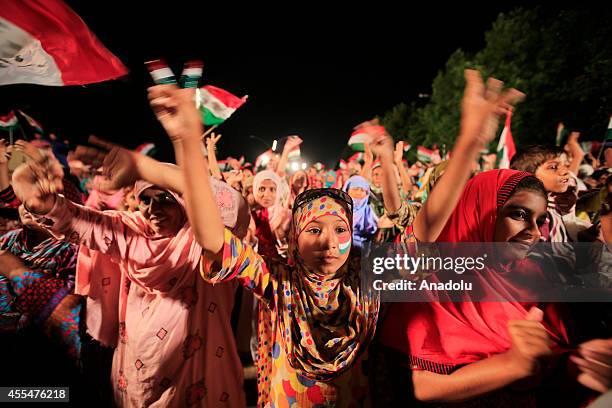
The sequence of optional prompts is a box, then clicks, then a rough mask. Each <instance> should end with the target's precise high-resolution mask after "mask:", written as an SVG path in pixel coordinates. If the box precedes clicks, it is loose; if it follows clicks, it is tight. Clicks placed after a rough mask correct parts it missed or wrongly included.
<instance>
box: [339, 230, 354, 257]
mask: <svg viewBox="0 0 612 408" xmlns="http://www.w3.org/2000/svg"><path fill="white" fill-rule="evenodd" d="M350 248H351V236H350V234H346V241H345V242H340V243H339V244H338V249H339V250H340V255H344V254H346V253H347V252H348V250H349V249H350Z"/></svg>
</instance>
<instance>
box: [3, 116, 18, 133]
mask: <svg viewBox="0 0 612 408" xmlns="http://www.w3.org/2000/svg"><path fill="white" fill-rule="evenodd" d="M18 127H19V121H18V120H17V116H16V115H15V112H14V111H10V112H9V113H8V114H7V115H4V116H0V130H4V131H6V132H9V131H12V130H15V129H17V128H18Z"/></svg>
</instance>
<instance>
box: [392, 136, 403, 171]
mask: <svg viewBox="0 0 612 408" xmlns="http://www.w3.org/2000/svg"><path fill="white" fill-rule="evenodd" d="M403 158H404V142H403V141H401V140H400V141H399V142H397V143H396V144H395V152H394V154H393V162H394V163H395V164H397V165H398V166H400V165H401V163H402V159H403Z"/></svg>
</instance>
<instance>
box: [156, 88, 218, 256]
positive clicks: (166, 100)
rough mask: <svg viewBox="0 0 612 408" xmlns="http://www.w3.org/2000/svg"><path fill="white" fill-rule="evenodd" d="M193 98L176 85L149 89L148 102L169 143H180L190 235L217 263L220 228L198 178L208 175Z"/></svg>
mask: <svg viewBox="0 0 612 408" xmlns="http://www.w3.org/2000/svg"><path fill="white" fill-rule="evenodd" d="M193 97H194V90H193V89H179V88H177V87H176V85H157V86H154V87H152V88H149V101H150V103H151V106H152V108H153V110H154V111H155V114H156V116H157V118H158V120H159V121H160V122H161V124H162V126H163V127H164V129H165V130H166V132H167V133H168V136H169V137H170V139H172V140H180V144H181V145H182V159H183V160H182V163H181V169H182V170H183V176H184V180H185V186H184V187H185V189H184V192H183V198H184V199H185V206H186V208H187V216H188V218H189V223H190V225H191V227H192V229H193V232H194V235H195V237H196V239H197V241H198V243H199V244H200V246H201V247H202V248H203V250H204V252H205V253H206V254H207V256H209V257H210V258H214V259H217V260H221V259H222V254H221V249H222V248H223V243H224V226H223V222H222V221H221V214H220V212H219V208H218V207H217V203H216V201H215V198H214V196H213V193H212V189H211V185H210V181H209V179H208V177H202V175H208V174H209V172H208V164H207V163H206V161H205V160H204V155H203V154H202V150H201V143H202V142H201V135H202V133H203V124H202V119H201V117H200V114H199V112H198V111H197V109H196V107H195V104H194V103H193Z"/></svg>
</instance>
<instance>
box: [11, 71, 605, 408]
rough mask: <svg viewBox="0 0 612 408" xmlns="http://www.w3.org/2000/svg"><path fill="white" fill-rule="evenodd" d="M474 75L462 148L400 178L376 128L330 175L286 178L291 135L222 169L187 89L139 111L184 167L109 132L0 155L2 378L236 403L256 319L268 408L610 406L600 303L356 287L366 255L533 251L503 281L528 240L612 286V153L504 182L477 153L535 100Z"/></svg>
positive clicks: (564, 153)
mask: <svg viewBox="0 0 612 408" xmlns="http://www.w3.org/2000/svg"><path fill="white" fill-rule="evenodd" d="M465 78H466V88H465V91H464V96H463V100H462V103H461V122H460V132H459V134H458V135H457V138H456V142H455V145H454V147H453V149H452V152H451V154H450V155H448V157H445V159H446V160H442V158H440V160H434V161H433V162H428V163H422V162H420V161H417V162H415V163H413V164H412V165H409V164H408V163H407V162H406V161H405V160H404V159H403V153H404V149H403V142H401V141H400V142H397V143H395V142H394V141H393V138H392V137H391V136H390V135H389V134H388V133H387V132H386V131H385V129H384V128H383V127H382V126H380V124H379V123H377V122H376V121H368V122H364V123H362V124H360V125H358V126H357V127H356V129H357V130H361V131H362V132H363V133H364V134H367V135H369V143H367V144H366V149H365V152H364V155H363V160H361V161H360V160H350V161H349V162H348V163H345V162H343V161H342V162H341V164H340V165H339V166H338V168H336V169H325V167H324V166H322V165H320V164H316V165H313V166H311V167H310V168H309V169H304V170H302V169H298V170H297V171H295V170H293V169H291V167H290V166H289V165H288V163H289V155H290V152H291V151H293V150H294V149H295V148H296V147H298V146H299V145H300V144H301V143H308V141H307V140H305V141H302V140H301V139H300V138H299V137H296V136H293V137H290V138H288V139H287V141H286V143H285V145H284V147H283V150H282V154H273V155H272V157H271V159H270V160H269V161H268V162H267V163H266V165H265V168H254V166H253V165H251V164H249V163H243V162H241V161H239V160H236V159H232V158H228V159H226V160H223V165H222V166H220V165H219V162H220V160H218V158H217V157H216V156H217V149H216V145H217V144H219V143H222V139H221V138H220V135H216V134H214V133H211V134H210V135H208V137H206V138H205V139H203V136H202V135H203V134H204V133H205V132H204V131H205V129H204V126H203V124H202V119H201V114H200V113H199V112H198V110H197V109H196V107H195V106H194V103H193V100H194V92H195V90H194V89H193V88H186V89H181V88H179V87H178V86H176V85H174V84H165V85H156V86H153V87H151V88H150V89H149V91H148V96H149V101H150V105H151V107H152V109H153V111H154V112H155V114H156V116H157V118H158V120H159V121H160V123H161V124H162V126H163V128H164V129H165V131H166V133H167V135H168V137H169V139H170V141H171V142H172V146H173V148H174V154H175V159H176V164H170V163H162V162H158V161H156V160H155V159H154V158H152V157H149V156H147V155H144V154H141V153H139V152H137V151H131V150H128V149H126V148H124V147H122V146H118V145H116V144H113V143H110V142H107V141H105V140H101V139H99V138H96V137H92V138H90V146H78V147H76V148H75V149H73V150H70V151H69V149H68V148H67V147H66V145H65V143H63V142H59V141H58V140H57V138H55V137H53V138H47V137H42V136H41V137H37V138H36V139H34V140H30V141H26V140H18V141H16V142H15V144H14V145H9V144H8V143H7V142H6V141H3V140H0V200H1V201H2V203H3V206H4V207H5V208H15V209H18V218H19V222H16V220H9V219H4V218H3V219H2V220H3V228H4V231H6V232H5V234H4V235H3V236H2V237H1V238H0V249H1V250H2V251H1V252H0V316H1V321H0V322H1V324H2V327H1V336H2V337H1V338H2V339H3V340H5V341H6V343H5V349H9V350H11V351H12V353H13V354H14V356H12V357H11V358H12V360H9V362H10V363H11V364H8V365H3V371H4V372H5V374H6V378H7V379H10V381H11V382H14V381H18V383H15V384H14V385H18V384H25V383H26V382H28V381H29V382H30V384H32V381H49V380H50V378H52V377H53V376H54V377H56V378H55V380H56V381H59V382H60V383H61V382H62V381H64V384H66V383H69V384H70V385H71V386H72V388H71V392H73V393H74V395H75V398H76V397H79V398H82V399H83V401H89V403H91V404H92V405H96V404H99V405H101V406H120V407H143V406H156V407H184V406H206V407H218V406H219V407H220V406H228V407H244V406H247V404H248V403H253V404H254V403H255V401H253V402H247V398H246V396H245V392H244V387H243V383H244V378H243V377H244V374H243V373H244V365H245V363H244V358H243V359H241V356H240V355H239V350H238V346H237V342H240V339H237V323H236V322H237V321H239V320H241V319H244V318H245V317H244V316H241V312H244V311H248V312H249V313H248V314H247V315H248V316H247V317H246V319H250V320H251V321H252V327H253V330H252V333H250V344H251V358H252V363H253V364H254V365H255V366H256V368H257V380H256V382H257V402H256V403H257V406H259V407H262V408H263V407H276V408H280V407H300V408H305V407H369V406H375V407H377V406H380V407H391V406H420V405H423V406H461V407H481V406H484V407H506V406H508V407H510V406H517V407H518V406H520V407H524V406H568V407H582V406H587V405H588V404H590V403H593V404H594V405H593V406H596V405H595V404H602V402H601V401H599V402H594V401H595V399H597V398H598V397H600V395H601V394H604V395H601V398H609V394H607V393H608V392H609V391H610V389H611V388H612V329H611V326H610V324H611V323H612V320H611V318H612V314H611V311H612V308H610V304H608V303H588V302H584V303H572V304H570V303H533V302H532V303H527V302H523V301H521V300H520V299H518V300H507V301H504V302H478V301H471V300H469V299H468V298H466V300H465V301H461V302H442V301H430V302H418V303H417V302H404V303H383V302H381V300H380V294H379V293H377V292H376V291H374V290H367V289H366V288H364V286H363V285H362V276H363V275H362V270H361V268H362V263H361V262H360V257H361V256H362V255H363V253H364V251H366V250H367V248H368V247H369V246H370V245H372V244H383V243H398V244H411V245H412V244H415V243H416V244H424V243H441V242H442V243H462V242H501V243H517V244H520V245H521V246H522V248H523V249H524V250H523V251H521V250H517V251H515V252H511V253H508V254H506V255H505V256H503V257H501V258H499V259H496V260H495V261H494V262H493V261H492V262H491V263H490V264H488V265H487V268H486V270H487V273H490V274H493V273H494V272H495V271H499V270H509V269H508V268H509V266H510V265H514V264H516V263H520V262H523V261H524V260H525V258H527V257H528V256H529V248H531V247H533V246H534V245H535V244H537V243H542V242H547V243H558V244H568V246H569V247H570V249H567V248H566V249H565V250H563V251H562V252H563V253H560V254H559V257H561V258H563V259H564V261H565V262H567V266H566V267H565V268H560V269H561V270H563V271H564V272H563V273H562V274H559V276H558V277H556V278H555V279H558V280H560V281H563V282H574V281H579V280H581V279H583V277H581V276H579V275H578V274H577V273H575V271H576V268H575V267H574V266H575V264H576V262H578V260H577V257H578V255H577V254H573V253H571V251H572V250H571V246H570V245H569V244H571V243H575V242H589V243H592V244H593V247H594V248H596V251H595V253H594V254H593V252H590V254H591V256H593V258H592V262H593V263H594V264H597V265H599V267H598V268H597V272H596V273H595V274H594V275H589V277H588V278H589V279H590V280H591V282H590V283H591V284H595V285H597V286H598V287H600V288H603V289H606V288H608V289H612V262H610V260H611V259H612V251H611V247H609V245H610V244H611V243H612V210H611V209H610V206H611V205H612V177H610V173H611V172H612V143H611V142H608V144H605V143H604V144H603V145H602V146H601V148H600V151H594V152H590V151H589V152H584V151H583V150H582V148H581V146H580V144H579V142H578V137H579V134H577V133H574V134H572V135H570V137H569V138H568V140H567V144H566V145H565V146H564V147H557V146H555V145H554V144H551V145H537V146H524V147H523V148H522V149H519V151H518V152H517V154H516V155H515V156H514V157H513V159H512V162H511V163H510V168H509V169H500V168H496V165H495V161H494V160H491V158H490V157H488V158H487V157H485V158H483V157H482V156H481V154H482V153H481V152H482V150H483V148H486V147H487V146H488V145H489V143H490V142H492V141H493V140H494V139H495V137H496V135H497V130H498V126H499V123H500V119H501V118H502V117H504V115H505V114H507V113H508V112H509V111H512V110H513V109H514V108H515V106H516V105H517V104H518V103H519V102H520V100H521V99H522V98H523V96H524V95H523V94H522V93H521V92H519V91H517V90H515V89H508V90H503V84H502V82H501V81H498V80H496V79H493V78H490V79H489V80H488V81H487V82H486V83H485V82H484V81H483V79H482V78H481V75H480V73H479V72H477V71H473V70H466V73H465ZM519 109H520V108H519ZM18 155H19V156H22V157H23V158H24V159H23V164H20V165H19V166H18V167H16V168H15V169H13V170H9V159H11V158H13V157H16V156H18ZM3 214H4V213H3ZM568 253H569V255H568ZM544 272H546V271H542V273H544ZM539 278H540V277H539V275H538V274H537V273H535V274H534V275H533V276H530V279H533V280H537V279H539ZM611 293H612V292H611ZM245 302H247V303H248V304H247V307H241V304H245ZM251 312H252V313H251ZM6 344H9V345H8V346H7V345H6ZM51 354H52V358H51V357H49V356H50V355H51ZM24 359H25V361H28V364H23V361H24ZM60 364H61V367H63V369H64V370H65V371H64V374H58V373H57V371H56V370H57V367H60ZM45 365H52V367H53V369H52V371H51V373H50V374H48V377H47V378H44V377H43V378H42V379H41V378H40V377H37V376H36V374H35V373H34V372H38V373H39V374H40V373H43V374H44V373H48V372H47V371H45V370H44V366H45ZM18 366H19V367H18ZM68 372H70V373H71V374H70V375H68V374H65V373H68ZM33 373H34V374H33ZM41 375H42V374H41ZM57 377H61V378H57ZM19 381H21V382H20V383H19ZM33 385H34V384H33ZM40 385H43V384H40ZM45 385H47V384H45ZM79 393H81V394H82V395H79ZM605 394H607V395H605ZM603 404H605V401H604V402H603ZM600 406H604V405H600Z"/></svg>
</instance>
